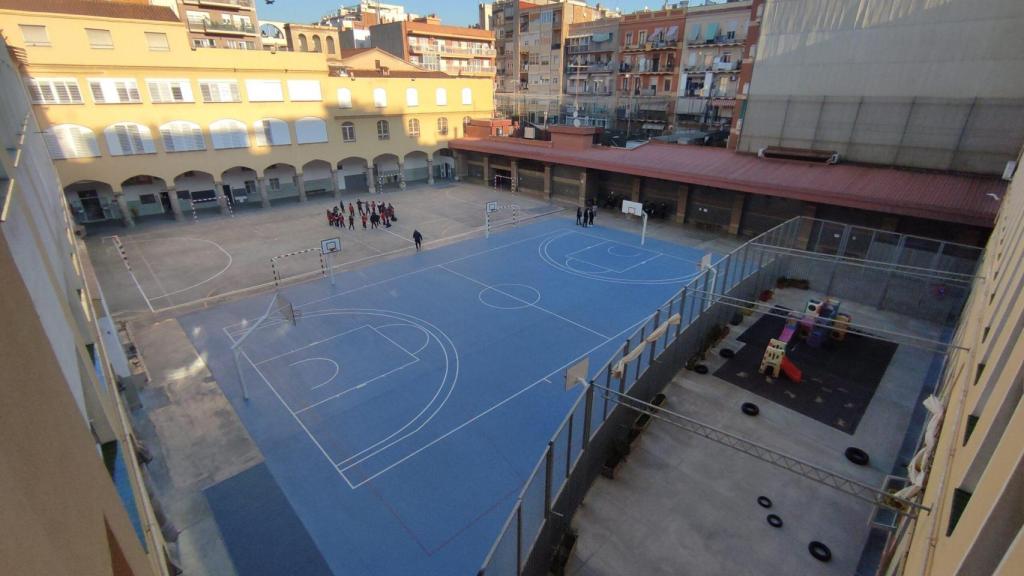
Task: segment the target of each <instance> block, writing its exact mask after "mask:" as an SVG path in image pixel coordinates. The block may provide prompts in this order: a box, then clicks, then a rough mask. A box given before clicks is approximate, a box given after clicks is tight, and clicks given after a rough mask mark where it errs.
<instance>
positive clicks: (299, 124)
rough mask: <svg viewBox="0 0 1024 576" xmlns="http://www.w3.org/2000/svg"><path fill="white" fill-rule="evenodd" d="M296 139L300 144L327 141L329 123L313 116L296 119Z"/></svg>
mask: <svg viewBox="0 0 1024 576" xmlns="http://www.w3.org/2000/svg"><path fill="white" fill-rule="evenodd" d="M295 141H296V142H298V143H299V144H316V143H319V142H327V123H326V122H324V121H323V120H322V119H320V118H314V117H312V116H310V117H308V118H299V119H298V120H296V121H295Z"/></svg>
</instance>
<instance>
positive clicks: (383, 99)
mask: <svg viewBox="0 0 1024 576" xmlns="http://www.w3.org/2000/svg"><path fill="white" fill-rule="evenodd" d="M373 105H374V106H376V107H377V108H384V107H385V106H387V105H388V93H387V92H386V91H385V90H384V89H383V88H374V89H373Z"/></svg>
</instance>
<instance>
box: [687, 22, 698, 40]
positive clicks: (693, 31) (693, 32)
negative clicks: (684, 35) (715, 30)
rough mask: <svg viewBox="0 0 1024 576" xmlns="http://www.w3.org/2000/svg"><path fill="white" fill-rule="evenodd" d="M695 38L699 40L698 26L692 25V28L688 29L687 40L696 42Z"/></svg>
mask: <svg viewBox="0 0 1024 576" xmlns="http://www.w3.org/2000/svg"><path fill="white" fill-rule="evenodd" d="M697 38H700V24H694V25H693V27H692V28H690V35H689V39H690V40H696V39H697Z"/></svg>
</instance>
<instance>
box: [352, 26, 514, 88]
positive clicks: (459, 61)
mask: <svg viewBox="0 0 1024 576" xmlns="http://www.w3.org/2000/svg"><path fill="white" fill-rule="evenodd" d="M370 45H371V46H373V47H376V48H380V49H382V50H384V51H386V52H390V53H391V54H394V55H395V56H397V57H399V58H401V59H402V60H406V61H408V62H411V63H412V64H415V65H416V66H419V67H420V68H423V69H425V70H437V71H441V72H446V73H448V74H451V75H454V76H486V77H489V78H493V77H494V70H495V68H494V58H495V54H496V52H495V50H494V34H493V33H492V32H489V31H487V30H480V29H477V28H463V27H461V26H445V25H443V24H441V20H440V19H439V18H436V17H434V16H425V17H422V18H413V19H409V20H403V21H401V22H389V23H386V24H376V25H374V26H371V27H370Z"/></svg>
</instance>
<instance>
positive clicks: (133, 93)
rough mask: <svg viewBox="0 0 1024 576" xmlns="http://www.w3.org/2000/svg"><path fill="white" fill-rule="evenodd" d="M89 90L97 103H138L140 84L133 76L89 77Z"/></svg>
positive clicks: (140, 98)
mask: <svg viewBox="0 0 1024 576" xmlns="http://www.w3.org/2000/svg"><path fill="white" fill-rule="evenodd" d="M89 90H90V91H91V92H92V99H93V102H96V103H97V104H138V103H140V102H142V97H141V96H139V86H138V84H136V82H135V79H133V78H89Z"/></svg>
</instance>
